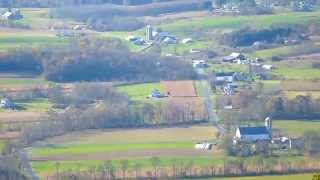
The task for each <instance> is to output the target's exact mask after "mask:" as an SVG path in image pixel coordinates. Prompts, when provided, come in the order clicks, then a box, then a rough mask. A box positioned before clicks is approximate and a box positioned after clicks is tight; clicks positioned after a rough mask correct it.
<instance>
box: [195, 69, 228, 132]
mask: <svg viewBox="0 0 320 180" xmlns="http://www.w3.org/2000/svg"><path fill="white" fill-rule="evenodd" d="M195 70H196V72H197V73H198V75H199V76H200V78H201V80H200V81H201V86H202V91H203V96H204V98H205V104H206V107H207V110H208V114H209V121H210V122H212V123H213V125H214V126H215V127H216V128H217V129H218V131H219V132H220V133H224V132H225V129H224V128H223V126H222V125H221V124H219V123H218V121H217V118H216V116H215V114H214V113H213V107H212V101H211V96H210V94H211V93H210V92H211V88H210V85H209V82H208V78H207V77H208V75H207V73H206V72H205V70H204V69H202V68H195Z"/></svg>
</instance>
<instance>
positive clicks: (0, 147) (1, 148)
mask: <svg viewBox="0 0 320 180" xmlns="http://www.w3.org/2000/svg"><path fill="white" fill-rule="evenodd" d="M4 144H5V142H4V141H3V140H0V153H1V152H2V150H3V148H4Z"/></svg>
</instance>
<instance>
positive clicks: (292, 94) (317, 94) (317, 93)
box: [284, 91, 320, 99]
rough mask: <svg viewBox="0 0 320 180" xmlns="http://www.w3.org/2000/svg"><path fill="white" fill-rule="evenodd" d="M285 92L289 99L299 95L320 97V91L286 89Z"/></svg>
mask: <svg viewBox="0 0 320 180" xmlns="http://www.w3.org/2000/svg"><path fill="white" fill-rule="evenodd" d="M284 94H285V95H286V97H287V98H289V99H294V98H296V97H297V96H299V95H301V96H311V97H312V98H315V99H318V98H320V91H284Z"/></svg>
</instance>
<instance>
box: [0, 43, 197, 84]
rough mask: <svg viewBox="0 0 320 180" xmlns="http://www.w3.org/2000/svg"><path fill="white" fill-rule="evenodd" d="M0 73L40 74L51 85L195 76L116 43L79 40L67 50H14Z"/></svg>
mask: <svg viewBox="0 0 320 180" xmlns="http://www.w3.org/2000/svg"><path fill="white" fill-rule="evenodd" d="M0 70H2V71H19V72H31V73H36V74H41V73H43V74H44V76H45V78H46V79H48V80H51V81H55V82H72V81H112V80H116V81H136V82H138V81H140V82H147V81H159V80H178V79H195V78H196V77H197V74H196V72H195V71H194V69H193V68H192V66H191V65H190V64H187V63H185V62H184V61H181V60H179V59H176V58H168V57H160V56H159V55H158V54H139V53H131V52H130V51H129V50H128V48H127V47H126V46H125V45H124V44H123V43H122V42H121V41H120V40H90V41H89V40H79V41H73V42H71V43H70V46H69V47H67V48H61V47H60V48H56V47H49V48H44V49H29V48H22V49H16V50H15V51H12V52H10V53H9V54H8V55H6V56H2V57H0Z"/></svg>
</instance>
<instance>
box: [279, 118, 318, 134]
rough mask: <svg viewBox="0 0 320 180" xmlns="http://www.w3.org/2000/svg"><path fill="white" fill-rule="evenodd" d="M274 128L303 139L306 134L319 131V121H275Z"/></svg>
mask: <svg viewBox="0 0 320 180" xmlns="http://www.w3.org/2000/svg"><path fill="white" fill-rule="evenodd" d="M273 127H274V128H276V129H280V130H281V131H283V132H286V133H288V135H290V136H294V137H301V136H302V135H303V134H304V133H305V132H307V131H310V130H313V131H319V129H320V120H319V121H308V120H304V121H303V120H300V121H299V120H274V121H273Z"/></svg>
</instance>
